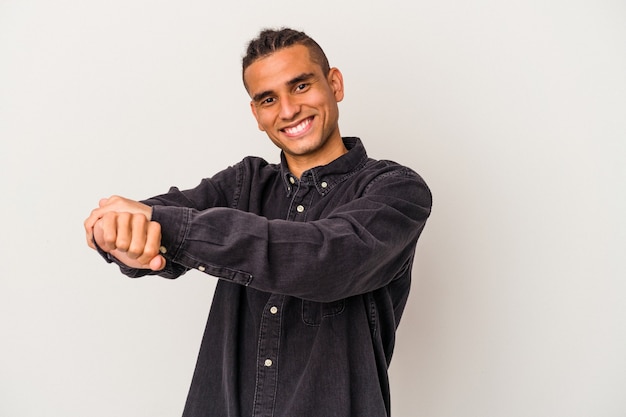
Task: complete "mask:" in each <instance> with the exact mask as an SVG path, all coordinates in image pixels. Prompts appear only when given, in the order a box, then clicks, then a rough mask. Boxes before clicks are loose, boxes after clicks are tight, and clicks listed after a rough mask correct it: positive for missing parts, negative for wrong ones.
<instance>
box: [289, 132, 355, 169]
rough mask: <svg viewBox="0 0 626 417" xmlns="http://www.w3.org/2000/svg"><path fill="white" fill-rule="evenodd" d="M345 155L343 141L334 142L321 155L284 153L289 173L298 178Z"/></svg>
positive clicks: (346, 150) (345, 149) (346, 151)
mask: <svg viewBox="0 0 626 417" xmlns="http://www.w3.org/2000/svg"><path fill="white" fill-rule="evenodd" d="M346 153H348V149H347V148H346V146H345V145H344V143H343V140H341V139H340V140H339V141H336V142H335V145H334V146H332V147H328V148H327V149H325V151H324V152H323V153H321V154H316V155H290V154H287V153H285V159H286V160H287V165H288V167H289V171H291V173H292V174H293V175H295V176H296V177H298V178H300V177H302V173H304V172H305V171H308V170H309V169H311V168H315V167H318V166H322V165H327V164H329V163H331V162H333V161H334V160H335V159H337V158H339V157H340V156H342V155H344V154H346Z"/></svg>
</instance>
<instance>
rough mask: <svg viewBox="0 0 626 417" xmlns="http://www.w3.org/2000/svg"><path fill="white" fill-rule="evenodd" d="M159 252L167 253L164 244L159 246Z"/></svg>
mask: <svg viewBox="0 0 626 417" xmlns="http://www.w3.org/2000/svg"><path fill="white" fill-rule="evenodd" d="M159 252H161V253H162V254H166V253H167V248H166V247H165V246H161V247H160V248H159Z"/></svg>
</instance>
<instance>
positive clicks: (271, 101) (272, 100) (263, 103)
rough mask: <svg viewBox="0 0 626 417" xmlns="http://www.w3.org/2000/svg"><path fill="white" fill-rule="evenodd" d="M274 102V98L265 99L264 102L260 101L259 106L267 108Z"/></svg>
mask: <svg viewBox="0 0 626 417" xmlns="http://www.w3.org/2000/svg"><path fill="white" fill-rule="evenodd" d="M275 101H276V99H275V98H274V97H267V98H265V99H264V100H261V103H260V104H261V106H269V105H270V104H272V103H274V102H275Z"/></svg>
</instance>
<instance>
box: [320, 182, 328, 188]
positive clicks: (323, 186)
mask: <svg viewBox="0 0 626 417" xmlns="http://www.w3.org/2000/svg"><path fill="white" fill-rule="evenodd" d="M320 185H321V186H322V188H326V187H328V183H327V182H326V181H322V183H321V184H320Z"/></svg>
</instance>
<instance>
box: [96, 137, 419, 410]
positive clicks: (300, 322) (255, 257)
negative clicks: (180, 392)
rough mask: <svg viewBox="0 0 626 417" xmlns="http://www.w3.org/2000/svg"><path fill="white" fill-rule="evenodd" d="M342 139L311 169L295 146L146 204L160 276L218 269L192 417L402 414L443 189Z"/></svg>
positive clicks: (188, 405) (191, 400) (133, 273)
mask: <svg viewBox="0 0 626 417" xmlns="http://www.w3.org/2000/svg"><path fill="white" fill-rule="evenodd" d="M344 142H345V144H346V147H347V148H348V150H349V152H348V153H346V154H345V155H343V156H341V157H340V158H338V159H336V160H335V161H333V162H331V163H330V164H328V165H325V166H320V167H316V168H313V169H310V170H308V171H306V172H304V173H303V175H302V177H301V178H300V179H298V178H296V177H294V176H293V175H292V174H291V173H290V172H289V171H288V169H287V164H286V163H285V159H284V155H281V163H280V164H269V163H267V162H266V161H264V160H262V159H260V158H254V157H248V158H245V159H244V160H243V161H241V162H240V163H238V164H236V165H234V166H232V167H229V168H227V169H225V170H224V171H221V172H219V173H218V174H216V175H215V176H213V177H212V178H209V179H204V180H202V181H201V183H200V184H199V185H198V186H197V187H196V188H194V189H191V190H186V191H180V190H179V189H177V188H171V189H170V191H169V192H168V193H166V194H164V195H161V196H158V197H154V198H151V199H149V200H145V201H144V203H146V204H149V205H150V206H152V207H153V212H152V218H153V220H155V221H157V222H159V223H160V224H161V226H162V245H163V246H164V248H165V249H166V252H165V254H164V256H165V257H166V259H167V267H166V269H165V270H163V271H160V273H159V275H161V276H164V277H166V278H177V277H179V276H180V275H182V274H183V273H185V272H187V271H188V270H190V269H196V270H199V271H201V272H203V273H206V274H209V275H212V276H215V277H218V278H220V279H219V281H218V284H217V287H216V289H215V294H214V298H213V303H212V306H211V311H210V314H209V319H208V322H207V325H206V330H205V333H204V337H203V341H202V345H201V347H200V351H199V355H198V360H197V364H196V369H195V372H194V376H193V379H192V382H191V388H190V390H189V395H188V398H187V402H186V405H185V409H184V412H183V416H184V417H208V416H211V417H244V416H245V417H250V416H253V417H383V416H389V415H390V392H389V381H388V376H387V369H388V366H389V363H390V361H391V356H392V353H393V349H394V344H395V334H396V329H397V326H398V324H399V322H400V318H401V316H402V312H403V310H404V307H405V305H406V301H407V297H408V295H409V288H410V283H411V269H412V264H413V257H414V253H415V248H416V244H417V240H418V237H419V236H420V233H421V232H422V229H423V227H424V224H425V222H426V219H427V218H428V216H429V214H430V208H431V194H430V191H429V189H428V187H427V186H426V184H425V183H424V181H423V180H422V178H421V177H420V176H419V175H418V174H416V173H415V172H414V171H413V170H411V169H409V168H407V167H404V166H401V165H399V164H396V163H394V162H390V161H376V160H373V159H370V158H369V157H368V156H367V154H366V151H365V148H364V147H363V144H362V143H361V141H360V139H358V138H344ZM108 260H109V261H113V262H116V261H115V260H114V259H111V257H108ZM116 263H118V262H116ZM118 265H119V263H118ZM120 268H121V270H122V272H123V273H125V274H126V275H128V276H130V277H139V276H143V275H148V274H152V273H153V272H151V271H146V270H133V269H129V268H126V267H125V266H123V265H120Z"/></svg>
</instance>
